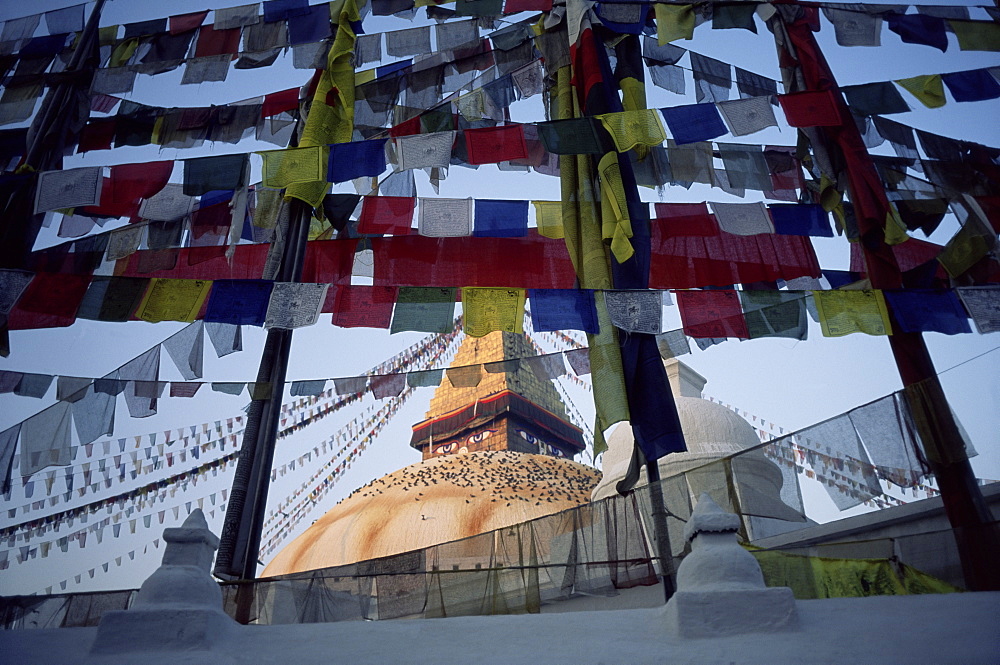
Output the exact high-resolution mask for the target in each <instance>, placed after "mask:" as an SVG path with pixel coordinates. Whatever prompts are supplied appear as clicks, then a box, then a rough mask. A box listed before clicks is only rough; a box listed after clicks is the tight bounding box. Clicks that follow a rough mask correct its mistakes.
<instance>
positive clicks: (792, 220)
mask: <svg viewBox="0 0 1000 665" xmlns="http://www.w3.org/2000/svg"><path fill="white" fill-rule="evenodd" d="M767 209H768V212H769V213H770V215H771V221H772V222H773V223H774V232H775V233H777V234H780V235H790V236H817V237H825V238H832V237H833V229H831V228H830V215H829V213H827V211H826V210H824V209H823V206H821V205H819V204H815V203H772V204H771V205H769V206H768V208H767Z"/></svg>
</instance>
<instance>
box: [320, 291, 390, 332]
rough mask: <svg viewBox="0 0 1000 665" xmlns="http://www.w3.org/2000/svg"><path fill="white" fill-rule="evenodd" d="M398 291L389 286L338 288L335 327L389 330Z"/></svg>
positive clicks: (334, 312)
mask: <svg viewBox="0 0 1000 665" xmlns="http://www.w3.org/2000/svg"><path fill="white" fill-rule="evenodd" d="M395 303H396V289H395V288H393V287H388V286H348V285H345V286H338V287H337V295H336V300H335V303H334V306H333V325H335V326H339V327H341V328H388V327H389V323H390V322H391V321H392V307H393V305H394V304H395Z"/></svg>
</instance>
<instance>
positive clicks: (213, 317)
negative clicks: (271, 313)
mask: <svg viewBox="0 0 1000 665" xmlns="http://www.w3.org/2000/svg"><path fill="white" fill-rule="evenodd" d="M273 288H274V282H271V281H268V280H263V279H217V280H215V281H214V282H212V292H211V294H210V295H209V297H208V308H207V309H206V310H205V321H207V322H209V323H231V324H235V325H241V324H247V325H251V326H263V325H264V319H265V318H266V316H267V303H268V301H270V299H271V289H273Z"/></svg>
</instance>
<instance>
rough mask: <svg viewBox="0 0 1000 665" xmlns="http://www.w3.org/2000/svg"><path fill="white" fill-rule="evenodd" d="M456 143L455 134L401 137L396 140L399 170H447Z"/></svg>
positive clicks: (439, 133) (444, 133) (436, 133)
mask: <svg viewBox="0 0 1000 665" xmlns="http://www.w3.org/2000/svg"><path fill="white" fill-rule="evenodd" d="M454 143H455V132H434V133H432V134H416V135H413V136H401V137H399V138H397V139H396V155H397V158H398V165H399V169H400V170H407V169H423V168H446V167H447V166H448V164H449V163H450V162H451V148H452V145H453V144H454Z"/></svg>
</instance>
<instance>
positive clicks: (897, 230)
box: [885, 203, 910, 245]
mask: <svg viewBox="0 0 1000 665" xmlns="http://www.w3.org/2000/svg"><path fill="white" fill-rule="evenodd" d="M909 239H910V236H908V235H906V222H904V221H903V218H902V217H900V216H899V211H898V210H896V206H894V205H892V203H890V204H889V212H887V213H886V214H885V242H886V244H887V245H898V244H900V243H903V242H906V241H907V240H909Z"/></svg>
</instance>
